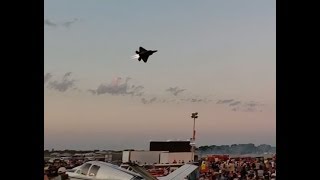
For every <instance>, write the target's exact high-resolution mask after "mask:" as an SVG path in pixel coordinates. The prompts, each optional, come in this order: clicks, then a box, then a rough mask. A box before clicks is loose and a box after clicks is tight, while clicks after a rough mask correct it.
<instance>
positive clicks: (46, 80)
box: [44, 73, 52, 84]
mask: <svg viewBox="0 0 320 180" xmlns="http://www.w3.org/2000/svg"><path fill="white" fill-rule="evenodd" d="M51 77H52V75H51V73H47V74H45V75H44V84H45V83H46V82H48V81H49V80H50V79H51Z"/></svg>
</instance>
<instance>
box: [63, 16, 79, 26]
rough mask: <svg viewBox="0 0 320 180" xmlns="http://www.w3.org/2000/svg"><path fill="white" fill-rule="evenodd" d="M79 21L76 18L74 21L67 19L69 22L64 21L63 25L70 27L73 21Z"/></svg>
mask: <svg viewBox="0 0 320 180" xmlns="http://www.w3.org/2000/svg"><path fill="white" fill-rule="evenodd" d="M77 21H78V19H77V18H75V19H73V20H72V21H67V22H64V23H62V26H64V27H67V28H69V27H70V26H71V24H73V23H75V22H77Z"/></svg>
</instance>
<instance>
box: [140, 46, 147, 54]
mask: <svg viewBox="0 0 320 180" xmlns="http://www.w3.org/2000/svg"><path fill="white" fill-rule="evenodd" d="M139 51H140V53H142V52H145V51H147V50H146V49H144V48H143V47H140V48H139Z"/></svg>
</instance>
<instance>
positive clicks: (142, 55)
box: [133, 47, 157, 63]
mask: <svg viewBox="0 0 320 180" xmlns="http://www.w3.org/2000/svg"><path fill="white" fill-rule="evenodd" d="M155 52H157V50H155V51H152V50H146V49H144V48H143V47H140V48H139V51H136V55H135V56H133V58H138V60H139V61H141V59H142V60H143V61H144V62H145V63H146V62H147V61H148V58H149V56H150V55H152V54H153V53H155Z"/></svg>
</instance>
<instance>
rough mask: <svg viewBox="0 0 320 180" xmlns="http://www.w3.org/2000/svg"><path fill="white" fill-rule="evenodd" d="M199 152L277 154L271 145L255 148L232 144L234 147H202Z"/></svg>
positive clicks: (251, 145)
mask: <svg viewBox="0 0 320 180" xmlns="http://www.w3.org/2000/svg"><path fill="white" fill-rule="evenodd" d="M198 151H199V152H200V153H201V154H263V153H276V147H272V146H271V145H267V144H261V145H259V146H255V145H254V144H251V143H249V144H232V145H221V146H216V145H211V146H200V147H199V148H198Z"/></svg>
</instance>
